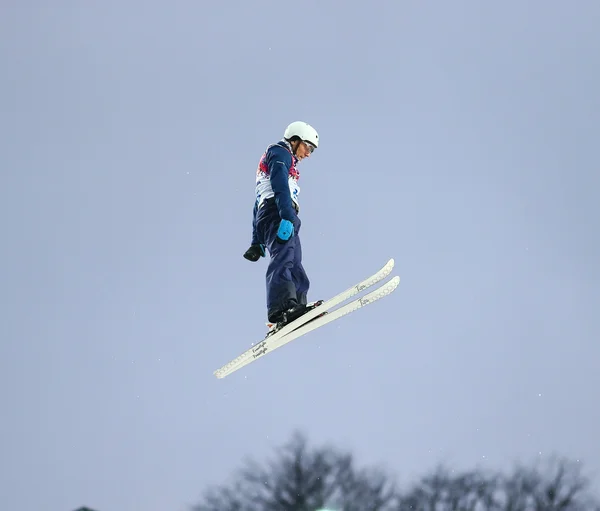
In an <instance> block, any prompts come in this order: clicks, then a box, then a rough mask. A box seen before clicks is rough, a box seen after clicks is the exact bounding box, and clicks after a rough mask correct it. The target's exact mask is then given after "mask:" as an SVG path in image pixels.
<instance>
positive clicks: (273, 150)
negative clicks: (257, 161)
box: [265, 140, 292, 166]
mask: <svg viewBox="0 0 600 511" xmlns="http://www.w3.org/2000/svg"><path fill="white" fill-rule="evenodd" d="M265 156H266V159H267V161H269V160H270V161H273V162H275V161H281V162H283V163H285V164H286V165H288V166H289V165H291V164H292V152H291V151H290V149H289V148H288V147H287V143H286V142H285V140H280V141H279V142H275V143H274V144H271V145H270V146H269V147H267V150H266V153H265Z"/></svg>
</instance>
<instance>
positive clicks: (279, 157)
mask: <svg viewBox="0 0 600 511" xmlns="http://www.w3.org/2000/svg"><path fill="white" fill-rule="evenodd" d="M265 163H266V165H267V168H268V169H269V177H270V180H271V188H273V192H274V193H275V204H277V209H278V210H279V216H281V218H283V219H284V220H289V221H290V222H291V221H293V220H294V217H295V216H296V210H295V209H294V206H293V205H292V198H291V197H290V186H289V184H288V177H289V172H290V169H291V168H292V165H293V164H294V163H295V157H294V156H293V155H292V152H291V147H290V146H289V144H288V143H287V142H286V141H285V140H280V141H279V142H277V143H276V144H274V145H272V146H271V147H269V149H267V152H266V154H265Z"/></svg>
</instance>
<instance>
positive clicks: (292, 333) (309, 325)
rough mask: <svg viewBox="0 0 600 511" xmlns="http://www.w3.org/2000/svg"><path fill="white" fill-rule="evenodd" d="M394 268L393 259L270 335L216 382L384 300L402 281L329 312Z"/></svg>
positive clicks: (220, 373) (229, 366)
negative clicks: (313, 331) (339, 319)
mask: <svg viewBox="0 0 600 511" xmlns="http://www.w3.org/2000/svg"><path fill="white" fill-rule="evenodd" d="M393 268H394V259H390V260H389V261H388V262H387V263H386V264H385V265H384V266H383V267H382V268H381V269H380V270H379V271H377V272H376V273H374V274H373V275H371V276H370V277H367V278H366V279H364V280H363V281H361V282H359V283H358V284H356V285H354V286H352V287H350V288H348V289H346V290H345V291H343V292H341V293H339V294H337V295H336V296H334V297H333V298H330V299H329V300H326V301H324V302H323V303H321V304H320V305H318V306H316V307H314V308H313V309H311V310H310V311H308V312H307V313H306V314H303V315H302V316H300V317H299V318H298V319H296V320H295V321H292V322H291V323H289V324H287V325H284V326H283V327H282V328H280V329H279V330H276V331H274V332H269V333H267V335H266V337H265V338H264V339H263V340H262V341H260V342H259V343H258V344H256V345H254V346H252V347H251V348H249V349H248V350H246V351H245V352H244V353H242V354H241V355H240V356H238V357H237V358H235V359H233V360H232V361H231V362H229V363H227V364H225V365H224V366H222V367H221V368H220V369H217V370H216V371H214V375H215V376H216V377H217V378H224V377H225V376H228V375H229V374H231V373H233V372H235V371H237V370H238V369H241V368H242V367H244V366H246V365H247V364H249V363H251V362H253V361H254V360H256V359H258V358H260V357H262V356H264V355H265V354H267V353H268V352H270V351H273V350H274V349H277V348H279V347H281V346H283V345H284V344H287V343H288V342H290V341H292V340H293V339H296V338H298V337H300V336H302V335H304V334H306V333H308V332H311V331H312V330H314V329H315V328H319V327H320V326H323V325H326V324H327V323H329V322H331V321H334V320H336V319H338V318H340V317H342V316H345V315H346V314H348V313H350V312H354V311H355V310H357V309H359V308H361V307H364V306H365V305H367V304H369V303H372V302H374V301H376V300H378V299H380V298H382V297H383V296H386V295H387V294H389V293H391V292H392V291H393V290H394V289H396V287H397V286H398V284H399V283H400V277H394V278H393V279H391V280H390V281H388V282H387V283H386V284H383V285H381V286H380V287H378V288H377V289H375V290H374V291H372V292H371V293H369V294H367V295H365V296H363V297H362V298H358V299H356V300H354V301H352V302H350V303H348V304H346V305H345V306H342V307H340V308H338V309H336V310H334V311H332V312H329V311H330V310H331V309H333V308H334V307H336V306H337V305H339V304H341V303H342V302H344V301H346V300H348V299H350V298H352V297H353V296H355V295H357V294H358V293H360V292H361V291H364V290H365V289H367V288H369V287H371V286H373V285H375V284H377V283H378V282H380V281H381V280H383V279H385V278H386V277H387V276H388V275H389V274H390V273H391V271H392V269H393Z"/></svg>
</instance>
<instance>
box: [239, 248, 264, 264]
mask: <svg viewBox="0 0 600 511" xmlns="http://www.w3.org/2000/svg"><path fill="white" fill-rule="evenodd" d="M244 257H245V258H246V259H248V261H252V262H253V263H255V262H256V261H258V260H259V259H260V258H261V257H265V246H264V245H263V244H262V243H260V244H256V245H252V246H251V247H250V248H249V249H248V250H246V253H245V254H244Z"/></svg>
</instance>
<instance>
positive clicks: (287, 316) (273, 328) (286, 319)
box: [265, 300, 327, 338]
mask: <svg viewBox="0 0 600 511" xmlns="http://www.w3.org/2000/svg"><path fill="white" fill-rule="evenodd" d="M322 303H323V300H317V301H316V302H309V303H307V304H299V305H295V306H294V307H291V308H290V309H288V310H286V311H283V312H282V314H281V320H279V321H278V322H277V323H267V328H268V329H269V331H268V332H267V335H266V337H269V336H270V335H273V334H274V333H275V332H277V331H279V330H281V329H282V328H283V327H284V326H286V325H287V324H289V323H291V322H292V321H295V320H297V319H298V318H299V317H301V316H303V315H304V314H306V313H307V312H308V311H310V310H312V309H314V308H315V307H318V306H319V305H321V304H322ZM325 314H327V312H323V313H321V314H319V315H318V316H316V317H314V318H312V319H311V320H309V321H307V323H310V322H311V321H314V320H315V319H317V318H320V317H321V316H324V315H325ZM266 337H265V338H266Z"/></svg>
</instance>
